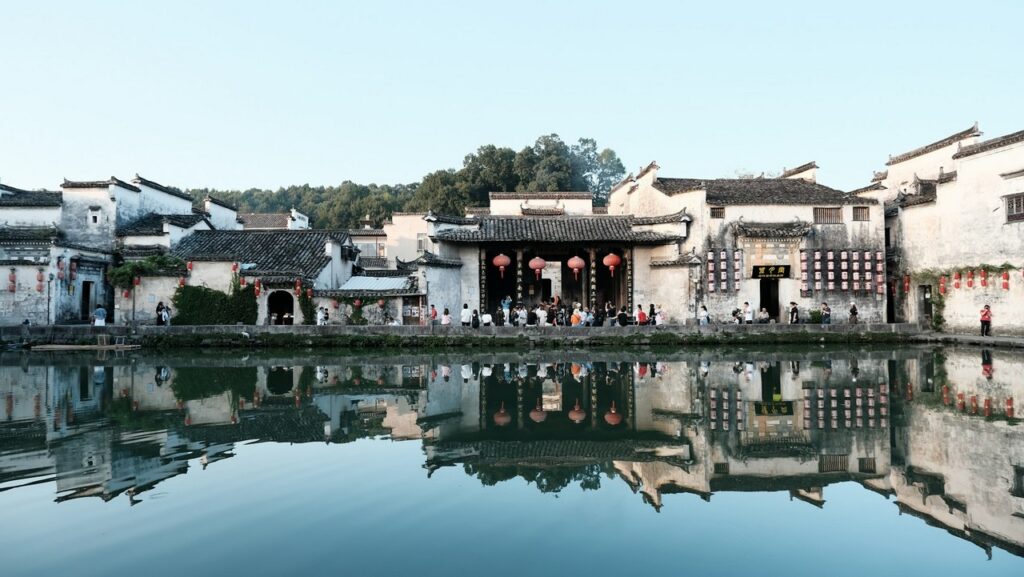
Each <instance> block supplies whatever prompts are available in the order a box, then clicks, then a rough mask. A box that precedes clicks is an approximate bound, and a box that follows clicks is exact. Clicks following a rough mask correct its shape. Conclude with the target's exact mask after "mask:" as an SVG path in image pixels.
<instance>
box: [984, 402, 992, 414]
mask: <svg viewBox="0 0 1024 577" xmlns="http://www.w3.org/2000/svg"><path fill="white" fill-rule="evenodd" d="M985 416H986V417H991V416H992V399H989V398H987V397H986V398H985Z"/></svg>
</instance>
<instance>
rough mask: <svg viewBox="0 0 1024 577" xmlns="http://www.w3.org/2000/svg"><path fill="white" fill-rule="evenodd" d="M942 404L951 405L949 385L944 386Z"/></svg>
mask: <svg viewBox="0 0 1024 577" xmlns="http://www.w3.org/2000/svg"><path fill="white" fill-rule="evenodd" d="M942 404H943V405H948V404H949V385H942Z"/></svg>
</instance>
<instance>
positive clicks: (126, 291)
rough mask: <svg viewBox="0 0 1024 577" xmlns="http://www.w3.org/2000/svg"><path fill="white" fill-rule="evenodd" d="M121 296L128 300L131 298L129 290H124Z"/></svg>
mask: <svg viewBox="0 0 1024 577" xmlns="http://www.w3.org/2000/svg"><path fill="white" fill-rule="evenodd" d="M121 296H123V297H124V298H130V297H131V296H132V291H131V289H124V292H123V293H121Z"/></svg>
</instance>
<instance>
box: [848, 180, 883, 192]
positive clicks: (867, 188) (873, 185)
mask: <svg viewBox="0 0 1024 577" xmlns="http://www.w3.org/2000/svg"><path fill="white" fill-rule="evenodd" d="M873 190H886V188H885V187H884V186H882V182H881V181H875V182H872V183H871V184H869V185H867V186H862V187H860V188H858V189H855V190H851V191H850V194H851V195H854V194H861V193H863V192H871V191H873Z"/></svg>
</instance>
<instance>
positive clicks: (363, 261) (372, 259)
mask: <svg viewBox="0 0 1024 577" xmlns="http://www.w3.org/2000/svg"><path fill="white" fill-rule="evenodd" d="M359 266H361V267H364V268H386V267H387V266H388V259H387V258H386V257H383V256H360V257H359Z"/></svg>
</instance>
